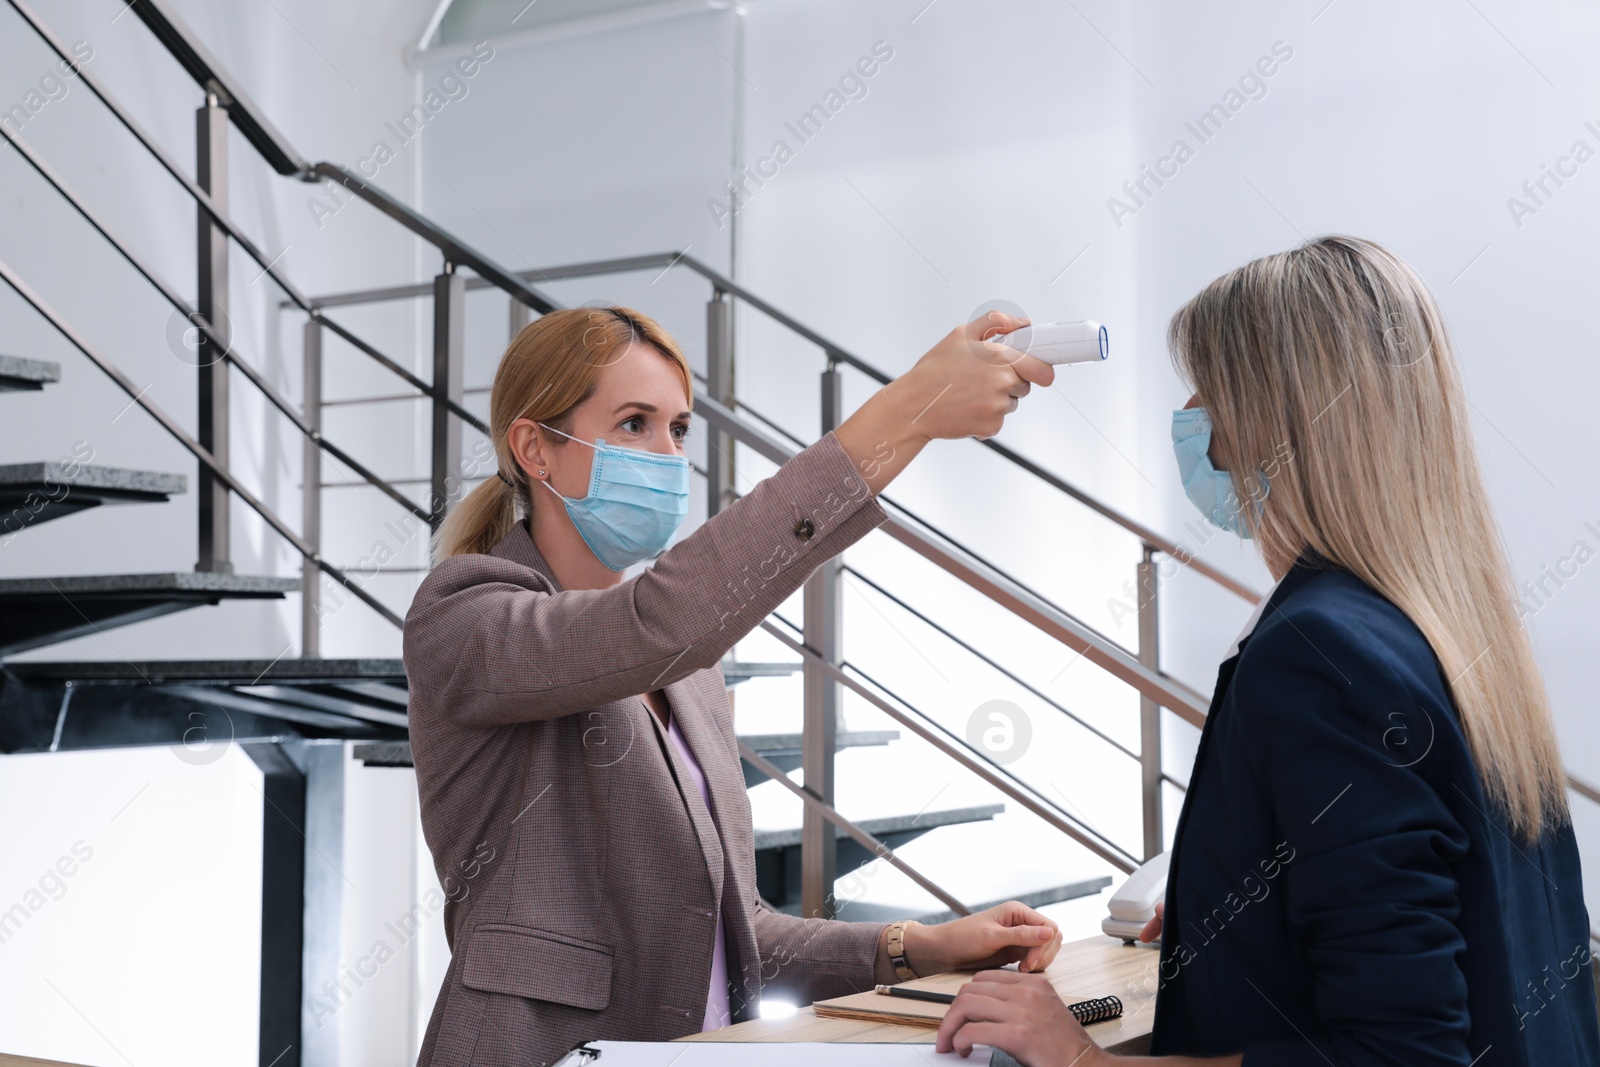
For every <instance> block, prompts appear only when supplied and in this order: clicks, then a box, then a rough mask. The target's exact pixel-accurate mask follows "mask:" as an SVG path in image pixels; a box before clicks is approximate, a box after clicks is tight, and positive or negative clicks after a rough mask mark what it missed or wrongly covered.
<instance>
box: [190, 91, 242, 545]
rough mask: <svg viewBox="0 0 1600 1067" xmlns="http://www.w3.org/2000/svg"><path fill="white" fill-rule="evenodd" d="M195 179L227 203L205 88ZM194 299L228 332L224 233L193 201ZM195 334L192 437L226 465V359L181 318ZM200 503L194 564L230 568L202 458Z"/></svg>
mask: <svg viewBox="0 0 1600 1067" xmlns="http://www.w3.org/2000/svg"><path fill="white" fill-rule="evenodd" d="M195 181H196V182H197V183H198V184H199V186H200V188H202V189H204V190H205V191H206V192H207V193H208V194H210V196H211V199H212V201H213V202H214V203H215V204H216V205H217V207H219V208H221V209H222V210H224V211H226V210H227V207H228V109H227V108H226V107H224V106H223V105H222V102H221V101H220V100H219V99H218V97H217V94H216V93H214V92H212V93H207V94H206V102H205V105H204V106H202V107H201V108H200V109H199V110H198V111H197V112H195ZM195 219H196V222H197V225H196V242H197V252H198V258H197V265H198V273H199V286H198V290H197V293H198V299H197V300H196V301H195V310H196V311H197V312H198V313H199V315H200V316H201V317H202V318H203V319H205V321H206V322H207V323H209V324H210V325H211V327H212V329H213V331H214V332H215V333H216V334H217V335H218V336H219V337H221V338H223V339H224V340H228V339H229V338H230V337H231V327H230V325H229V319H228V234H227V232H226V231H225V230H223V228H222V227H221V226H218V225H217V224H216V222H215V221H214V220H213V219H212V217H211V216H210V215H209V214H208V213H207V212H206V209H205V208H204V207H201V206H200V205H199V204H196V205H195ZM186 325H187V327H188V333H189V336H192V337H195V338H196V339H197V340H196V343H195V348H194V351H195V355H196V357H197V362H198V364H199V374H200V380H199V407H200V410H199V419H198V423H197V429H198V433H196V435H195V436H196V439H197V440H198V441H199V442H200V445H201V447H202V448H205V449H207V450H208V451H209V452H210V453H211V454H212V455H213V456H215V457H216V458H217V462H218V463H219V464H220V465H221V466H222V467H223V469H225V470H226V469H227V468H228V364H227V361H226V360H225V359H223V353H222V352H217V351H214V349H215V346H214V345H213V344H212V343H211V341H210V340H209V339H207V337H206V336H205V334H204V333H202V332H201V331H199V330H197V329H195V328H194V324H193V323H189V324H186ZM196 483H197V484H196V488H197V489H198V491H199V492H198V495H197V496H196V504H197V505H198V508H199V551H198V557H197V559H196V561H195V565H194V569H195V570H197V571H214V572H217V573H221V574H231V573H232V572H233V562H232V560H231V548H230V545H229V539H228V535H229V522H228V503H229V498H228V487H227V485H226V484H225V483H223V482H222V481H221V480H220V479H218V478H217V477H216V476H215V475H214V474H212V473H211V471H210V470H209V469H208V468H207V467H206V465H205V464H203V463H202V464H200V475H199V477H198V478H197V479H196Z"/></svg>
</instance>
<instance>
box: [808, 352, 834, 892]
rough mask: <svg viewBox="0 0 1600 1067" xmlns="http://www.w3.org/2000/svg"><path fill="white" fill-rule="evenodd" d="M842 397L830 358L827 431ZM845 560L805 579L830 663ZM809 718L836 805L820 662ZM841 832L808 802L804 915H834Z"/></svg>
mask: <svg viewBox="0 0 1600 1067" xmlns="http://www.w3.org/2000/svg"><path fill="white" fill-rule="evenodd" d="M841 403H842V401H841V396H840V388H839V369H838V366H837V364H835V363H833V362H832V361H831V360H830V361H829V363H828V369H827V370H826V371H824V372H823V373H822V432H823V433H824V434H826V433H829V432H831V431H833V430H834V429H837V428H838V425H839V422H840V407H841ZM843 576H844V571H843V563H842V562H841V561H840V560H838V559H836V558H835V559H830V560H828V561H827V562H825V563H823V564H822V566H821V567H819V568H817V572H816V573H815V574H813V575H812V576H811V577H810V578H808V579H807V580H806V584H805V591H804V594H803V597H802V601H803V604H804V608H805V621H804V631H803V637H804V640H805V643H806V645H807V646H808V647H810V648H811V649H812V650H813V651H815V652H816V653H817V654H818V655H819V656H821V657H822V658H823V659H824V660H826V661H827V662H828V663H831V664H833V665H835V666H837V665H839V663H840V662H841V661H842V655H841V648H842V645H841V641H840V637H841V632H842V630H843V622H844V619H843V610H842V608H843V599H842V596H841V594H842V592H843ZM803 680H804V684H805V721H804V725H803V726H802V729H801V756H800V766H801V768H802V770H803V771H804V774H805V789H806V791H807V792H808V793H810V794H812V795H813V796H815V797H816V798H817V799H818V800H820V801H822V802H823V803H824V804H827V805H829V806H830V807H831V806H832V805H833V756H834V751H835V749H836V747H837V744H838V731H839V716H840V707H841V701H840V691H839V684H838V682H836V681H834V680H833V678H832V676H830V675H829V674H828V673H827V672H826V671H825V670H824V669H823V667H822V665H821V664H818V663H814V662H812V661H811V660H809V659H808V660H807V661H806V664H805V667H804V668H803ZM836 837H837V831H836V830H835V829H834V827H833V824H832V823H830V822H828V821H827V820H826V819H825V818H823V816H822V813H821V812H820V811H818V810H817V809H816V808H813V807H810V806H807V807H806V809H805V814H804V817H803V821H802V822H801V827H800V914H801V915H804V916H815V917H818V918H824V919H831V918H833V915H834V912H835V907H834V898H833V883H834V879H835V877H836V876H837V874H838V850H837V842H836Z"/></svg>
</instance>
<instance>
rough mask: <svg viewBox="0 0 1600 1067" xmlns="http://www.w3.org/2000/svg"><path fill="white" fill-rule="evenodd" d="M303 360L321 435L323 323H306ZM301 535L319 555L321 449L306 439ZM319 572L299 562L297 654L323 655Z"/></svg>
mask: <svg viewBox="0 0 1600 1067" xmlns="http://www.w3.org/2000/svg"><path fill="white" fill-rule="evenodd" d="M301 354H302V356H303V359H304V378H305V405H304V408H305V410H304V412H303V414H304V416H305V420H306V424H307V425H309V426H310V427H311V429H312V430H313V431H315V432H316V433H317V434H318V435H320V434H321V433H322V323H320V322H318V321H317V320H316V319H314V318H311V319H307V320H306V325H305V330H304V332H303V333H302V334H301ZM301 461H302V464H303V466H302V468H301V473H300V485H301V490H300V536H301V537H303V538H304V539H305V542H306V544H308V545H310V546H311V547H312V549H313V550H314V551H315V552H316V553H317V554H318V555H321V553H322V449H321V448H320V447H318V443H317V441H315V440H313V439H311V438H309V437H308V438H305V439H304V441H303V443H302V447H301ZM321 622H322V571H321V568H319V567H318V566H317V565H316V563H315V562H314V561H312V560H309V559H305V558H302V559H301V561H300V655H301V656H303V657H305V658H307V659H310V658H313V657H316V656H320V655H322V625H321Z"/></svg>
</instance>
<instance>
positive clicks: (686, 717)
mask: <svg viewBox="0 0 1600 1067" xmlns="http://www.w3.org/2000/svg"><path fill="white" fill-rule="evenodd" d="M666 694H667V704H668V705H669V706H670V707H671V709H672V718H673V720H674V721H675V722H676V723H677V724H678V732H679V733H681V734H682V735H683V740H684V743H685V744H686V745H687V746H688V749H689V751H690V753H692V754H693V756H694V759H695V763H696V764H698V765H699V767H700V773H701V774H702V775H704V776H705V779H706V791H707V792H708V793H710V794H711V796H712V803H713V805H715V803H716V779H717V775H716V766H717V763H718V759H717V757H716V755H715V754H712V756H711V758H710V759H709V760H708V759H707V758H706V755H707V752H706V743H705V740H704V737H703V731H702V730H701V729H700V721H701V719H702V717H703V709H702V708H701V707H700V704H699V700H698V699H697V698H696V696H695V693H694V689H693V688H692V687H690V686H688V685H685V684H684V683H682V682H675V683H673V684H672V685H669V686H667V687H666ZM640 704H641V705H643V704H644V701H643V700H642V699H641V700H640ZM645 717H646V718H648V719H649V720H650V725H651V726H652V727H653V728H654V730H655V733H656V740H657V742H658V743H659V744H660V746H661V751H662V752H663V753H665V755H666V757H667V764H668V767H669V769H670V770H671V772H672V777H673V778H674V779H675V780H676V782H677V786H678V795H679V796H680V797H681V798H682V800H683V807H684V812H685V813H686V814H687V815H688V816H689V821H690V822H691V823H692V824H693V825H694V832H695V837H696V838H698V839H699V841H700V853H701V856H702V857H703V858H704V860H705V865H706V874H707V875H709V876H710V878H711V884H712V886H713V887H715V889H716V893H717V899H718V900H719V901H720V900H721V899H722V884H723V849H722V837H721V835H720V834H719V833H718V832H717V824H716V820H715V819H714V817H713V815H712V812H711V810H710V809H708V808H707V807H706V804H705V801H704V800H703V799H702V798H701V796H700V789H699V787H698V786H696V785H695V781H694V777H693V776H692V775H691V774H690V773H689V768H688V767H687V766H686V765H685V764H684V762H683V760H682V759H681V758H680V757H679V755H678V748H677V746H676V745H674V744H673V743H672V738H671V737H669V736H667V728H666V727H665V726H662V725H661V720H660V719H659V718H657V717H656V716H655V714H653V713H652V712H650V711H649V708H648V706H646V707H645Z"/></svg>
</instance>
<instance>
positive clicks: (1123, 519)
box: [311, 252, 1261, 604]
mask: <svg viewBox="0 0 1600 1067" xmlns="http://www.w3.org/2000/svg"><path fill="white" fill-rule="evenodd" d="M678 266H682V267H685V268H687V269H688V270H690V271H692V272H694V273H695V274H698V275H700V276H701V277H702V278H704V279H705V280H706V281H708V282H710V283H711V285H712V287H713V288H714V289H716V290H718V291H720V292H723V293H726V294H728V295H730V296H734V297H737V298H738V299H740V300H742V301H744V302H745V303H747V304H749V305H750V306H751V307H753V308H755V309H756V310H757V311H760V312H762V313H763V314H765V315H766V316H767V317H768V318H771V319H772V320H773V321H775V322H777V323H778V324H779V325H781V326H784V327H786V328H787V329H789V330H791V331H792V332H794V333H796V334H799V335H800V336H801V337H802V338H804V339H805V340H807V341H810V342H811V343H812V344H814V345H816V346H817V347H818V348H821V349H822V351H823V353H824V355H826V356H827V358H828V360H829V362H832V363H843V364H845V365H847V366H850V367H853V368H854V369H856V370H858V371H860V372H861V373H862V374H865V375H866V376H867V377H868V378H871V379H872V380H873V381H875V382H877V383H879V384H880V385H884V384H887V383H888V382H890V381H891V380H892V378H891V377H890V376H889V375H888V374H886V373H884V372H883V371H881V370H879V369H878V368H877V367H875V366H873V365H872V364H870V363H868V362H867V361H866V360H864V359H862V358H861V357H859V356H857V355H855V354H853V353H852V352H850V351H849V350H847V349H845V348H844V347H843V346H841V345H837V344H834V343H833V342H832V341H830V340H828V339H827V338H826V337H823V336H822V335H821V334H819V333H817V332H816V331H815V330H813V329H811V328H810V327H809V326H807V325H805V324H804V323H803V322H800V321H799V320H798V319H795V318H793V317H791V316H789V315H787V314H785V313H784V312H783V311H781V310H779V309H778V308H777V307H775V306H773V305H772V304H770V303H768V302H767V301H766V300H763V299H762V298H761V297H759V296H757V295H756V294H755V293H753V292H751V291H750V290H749V289H746V288H745V287H744V286H742V285H740V284H739V283H738V282H736V281H734V280H733V279H731V278H728V277H727V276H725V275H723V274H721V273H720V272H718V271H716V270H714V269H712V268H711V267H709V266H707V265H706V264H704V263H702V262H700V261H699V260H697V259H695V258H694V257H693V256H691V255H688V254H687V253H684V252H658V253H654V254H651V255H644V256H627V257H623V258H618V259H602V260H594V261H590V262H584V263H569V264H564V265H561V266H555V267H541V268H538V269H531V270H526V271H519V272H518V277H520V278H525V279H530V278H534V277H537V278H539V279H540V280H542V281H545V282H553V281H562V280H565V279H570V278H584V277H592V276H595V275H601V274H623V273H628V272H632V271H645V270H659V269H670V268H674V267H678ZM491 287H495V283H492V282H489V281H478V280H470V279H469V280H468V281H467V288H468V289H469V290H475V289H487V288H491ZM432 291H433V290H432V287H431V286H430V285H428V284H425V283H422V284H414V285H391V286H384V287H382V288H374V289H365V290H348V291H345V292H340V293H332V294H327V295H324V296H319V297H313V298H312V301H311V302H312V305H313V306H314V307H316V308H319V309H320V308H327V307H349V306H353V305H359V304H368V303H383V302H387V301H392V300H408V299H415V298H417V297H421V296H426V295H428V294H429V293H431V292H432ZM763 421H768V420H763ZM978 443H979V444H981V445H983V447H985V448H987V449H989V450H990V451H991V452H994V453H996V454H997V455H999V456H1001V457H1002V458H1004V459H1005V460H1006V461H1007V462H1010V463H1012V464H1014V465H1015V466H1017V467H1020V468H1021V469H1022V470H1024V471H1026V472H1027V473H1029V474H1031V475H1033V476H1034V477H1035V478H1038V479H1039V480H1040V481H1042V482H1044V483H1045V484H1047V485H1049V486H1050V487H1051V488H1053V489H1055V490H1057V491H1059V492H1061V493H1064V494H1066V495H1067V496H1069V497H1071V498H1072V499H1073V500H1075V501H1077V502H1078V503H1080V504H1082V505H1083V506H1084V507H1087V508H1088V509H1090V510H1091V511H1093V512H1095V513H1096V514H1097V515H1100V516H1101V517H1103V518H1106V519H1109V520H1110V521H1111V522H1113V523H1115V524H1116V525H1118V526H1120V527H1122V528H1123V529H1124V530H1126V531H1127V532H1129V533H1131V534H1133V535H1134V536H1136V537H1138V538H1139V540H1140V541H1141V542H1143V543H1144V544H1147V545H1149V546H1151V547H1152V548H1154V549H1156V550H1158V551H1160V552H1162V553H1165V554H1166V555H1168V556H1171V557H1172V558H1173V559H1175V560H1177V561H1178V563H1180V564H1181V565H1183V566H1185V567H1188V568H1189V569H1191V570H1193V571H1194V572H1195V573H1196V574H1200V575H1203V576H1204V577H1206V578H1209V579H1210V580H1211V581H1213V582H1215V583H1217V584H1218V585H1220V586H1222V587H1223V588H1224V589H1227V590H1228V591H1229V592H1231V593H1233V594H1235V595H1236V596H1238V597H1240V598H1241V599H1243V600H1245V601H1246V602H1248V603H1251V604H1255V603H1259V602H1260V600H1261V594H1260V593H1259V592H1257V591H1256V590H1254V589H1252V588H1251V587H1250V586H1248V585H1246V584H1245V583H1243V582H1241V581H1239V580H1238V579H1237V578H1234V577H1232V576H1231V575H1229V574H1227V573H1226V572H1224V571H1221V570H1218V569H1217V568H1216V567H1213V566H1212V565H1211V564H1209V563H1207V562H1205V561H1204V560H1202V559H1199V558H1197V557H1196V556H1195V555H1194V554H1193V553H1192V552H1190V551H1188V550H1187V549H1185V548H1184V547H1183V546H1181V545H1179V544H1178V543H1177V542H1175V541H1172V540H1171V539H1169V538H1167V537H1164V536H1163V535H1161V534H1160V533H1158V532H1156V531H1155V530H1153V529H1151V528H1150V527H1148V526H1146V525H1144V524H1143V523H1141V522H1139V521H1137V520H1135V519H1133V518H1130V517H1129V516H1127V515H1124V514H1123V513H1122V512H1120V511H1118V510H1117V509H1116V508H1113V507H1111V506H1110V505H1109V504H1105V503H1103V502H1102V501H1100V500H1098V499H1096V498H1095V497H1093V496H1091V495H1089V494H1088V493H1087V492H1085V491H1084V490H1082V489H1079V488H1078V487H1077V486H1075V485H1073V484H1072V483H1071V482H1068V481H1067V480H1065V479H1064V478H1062V477H1060V476H1059V475H1057V474H1054V473H1052V472H1051V471H1049V470H1046V469H1045V468H1044V467H1041V466H1039V465H1038V464H1037V463H1035V462H1034V461H1033V460H1031V459H1029V458H1027V457H1026V456H1024V455H1022V454H1021V453H1019V452H1016V451H1014V450H1013V449H1010V448H1007V447H1006V446H1005V445H1003V444H1000V443H999V442H998V441H995V440H993V439H992V438H991V439H989V440H985V441H979V442H978Z"/></svg>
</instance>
